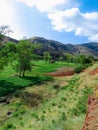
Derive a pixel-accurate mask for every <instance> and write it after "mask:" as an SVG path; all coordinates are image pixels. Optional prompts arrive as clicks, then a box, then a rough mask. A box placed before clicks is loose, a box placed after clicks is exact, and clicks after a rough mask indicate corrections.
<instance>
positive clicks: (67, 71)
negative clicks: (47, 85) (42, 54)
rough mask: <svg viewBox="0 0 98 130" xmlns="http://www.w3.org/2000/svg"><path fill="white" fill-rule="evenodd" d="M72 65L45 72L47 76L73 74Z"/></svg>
mask: <svg viewBox="0 0 98 130" xmlns="http://www.w3.org/2000/svg"><path fill="white" fill-rule="evenodd" d="M74 74H75V72H74V69H73V67H61V68H58V70H57V71H55V72H51V73H48V74H46V75H47V76H54V77H55V76H71V75H74Z"/></svg>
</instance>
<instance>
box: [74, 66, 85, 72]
mask: <svg viewBox="0 0 98 130" xmlns="http://www.w3.org/2000/svg"><path fill="white" fill-rule="evenodd" d="M85 68H86V66H82V65H81V66H78V67H76V68H75V69H74V71H75V72H76V73H80V72H82V71H83V70H84V69H85Z"/></svg>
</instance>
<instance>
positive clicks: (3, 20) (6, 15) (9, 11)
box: [0, 0, 24, 39]
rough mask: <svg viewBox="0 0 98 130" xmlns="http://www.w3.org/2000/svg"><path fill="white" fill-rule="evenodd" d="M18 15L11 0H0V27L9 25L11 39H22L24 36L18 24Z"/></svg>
mask: <svg viewBox="0 0 98 130" xmlns="http://www.w3.org/2000/svg"><path fill="white" fill-rule="evenodd" d="M17 20H18V15H17V11H16V9H15V5H14V4H13V2H12V1H11V0H0V26H2V25H9V26H10V29H11V30H13V31H14V33H12V34H11V35H10V36H11V37H13V38H17V39H19V38H22V37H23V36H24V35H23V33H22V31H21V29H20V26H19V23H18V21H17Z"/></svg>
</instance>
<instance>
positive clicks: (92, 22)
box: [48, 8, 98, 41]
mask: <svg viewBox="0 0 98 130" xmlns="http://www.w3.org/2000/svg"><path fill="white" fill-rule="evenodd" d="M48 17H49V19H51V24H52V27H53V29H54V30H57V31H65V32H74V33H75V35H78V36H86V37H88V39H89V40H90V41H96V40H97V41H98V12H92V13H81V12H80V10H79V9H78V8H71V9H67V10H65V11H62V10H60V11H59V10H58V11H57V12H54V13H53V12H52V13H49V14H48Z"/></svg>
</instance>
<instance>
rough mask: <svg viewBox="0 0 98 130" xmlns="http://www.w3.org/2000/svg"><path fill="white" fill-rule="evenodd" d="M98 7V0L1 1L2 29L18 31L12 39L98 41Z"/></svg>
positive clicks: (73, 42)
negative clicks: (42, 38) (3, 27)
mask: <svg viewBox="0 0 98 130" xmlns="http://www.w3.org/2000/svg"><path fill="white" fill-rule="evenodd" d="M97 5H98V0H52V1H51V0H0V26H1V25H9V26H10V28H11V29H12V30H13V31H14V33H12V34H10V36H11V37H13V38H16V39H22V38H23V37H24V36H26V37H27V38H30V37H33V36H38V37H45V38H47V39H53V40H56V41H60V42H62V43H72V44H78V43H85V42H91V41H98V6H97ZM2 12H3V13H2Z"/></svg>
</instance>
